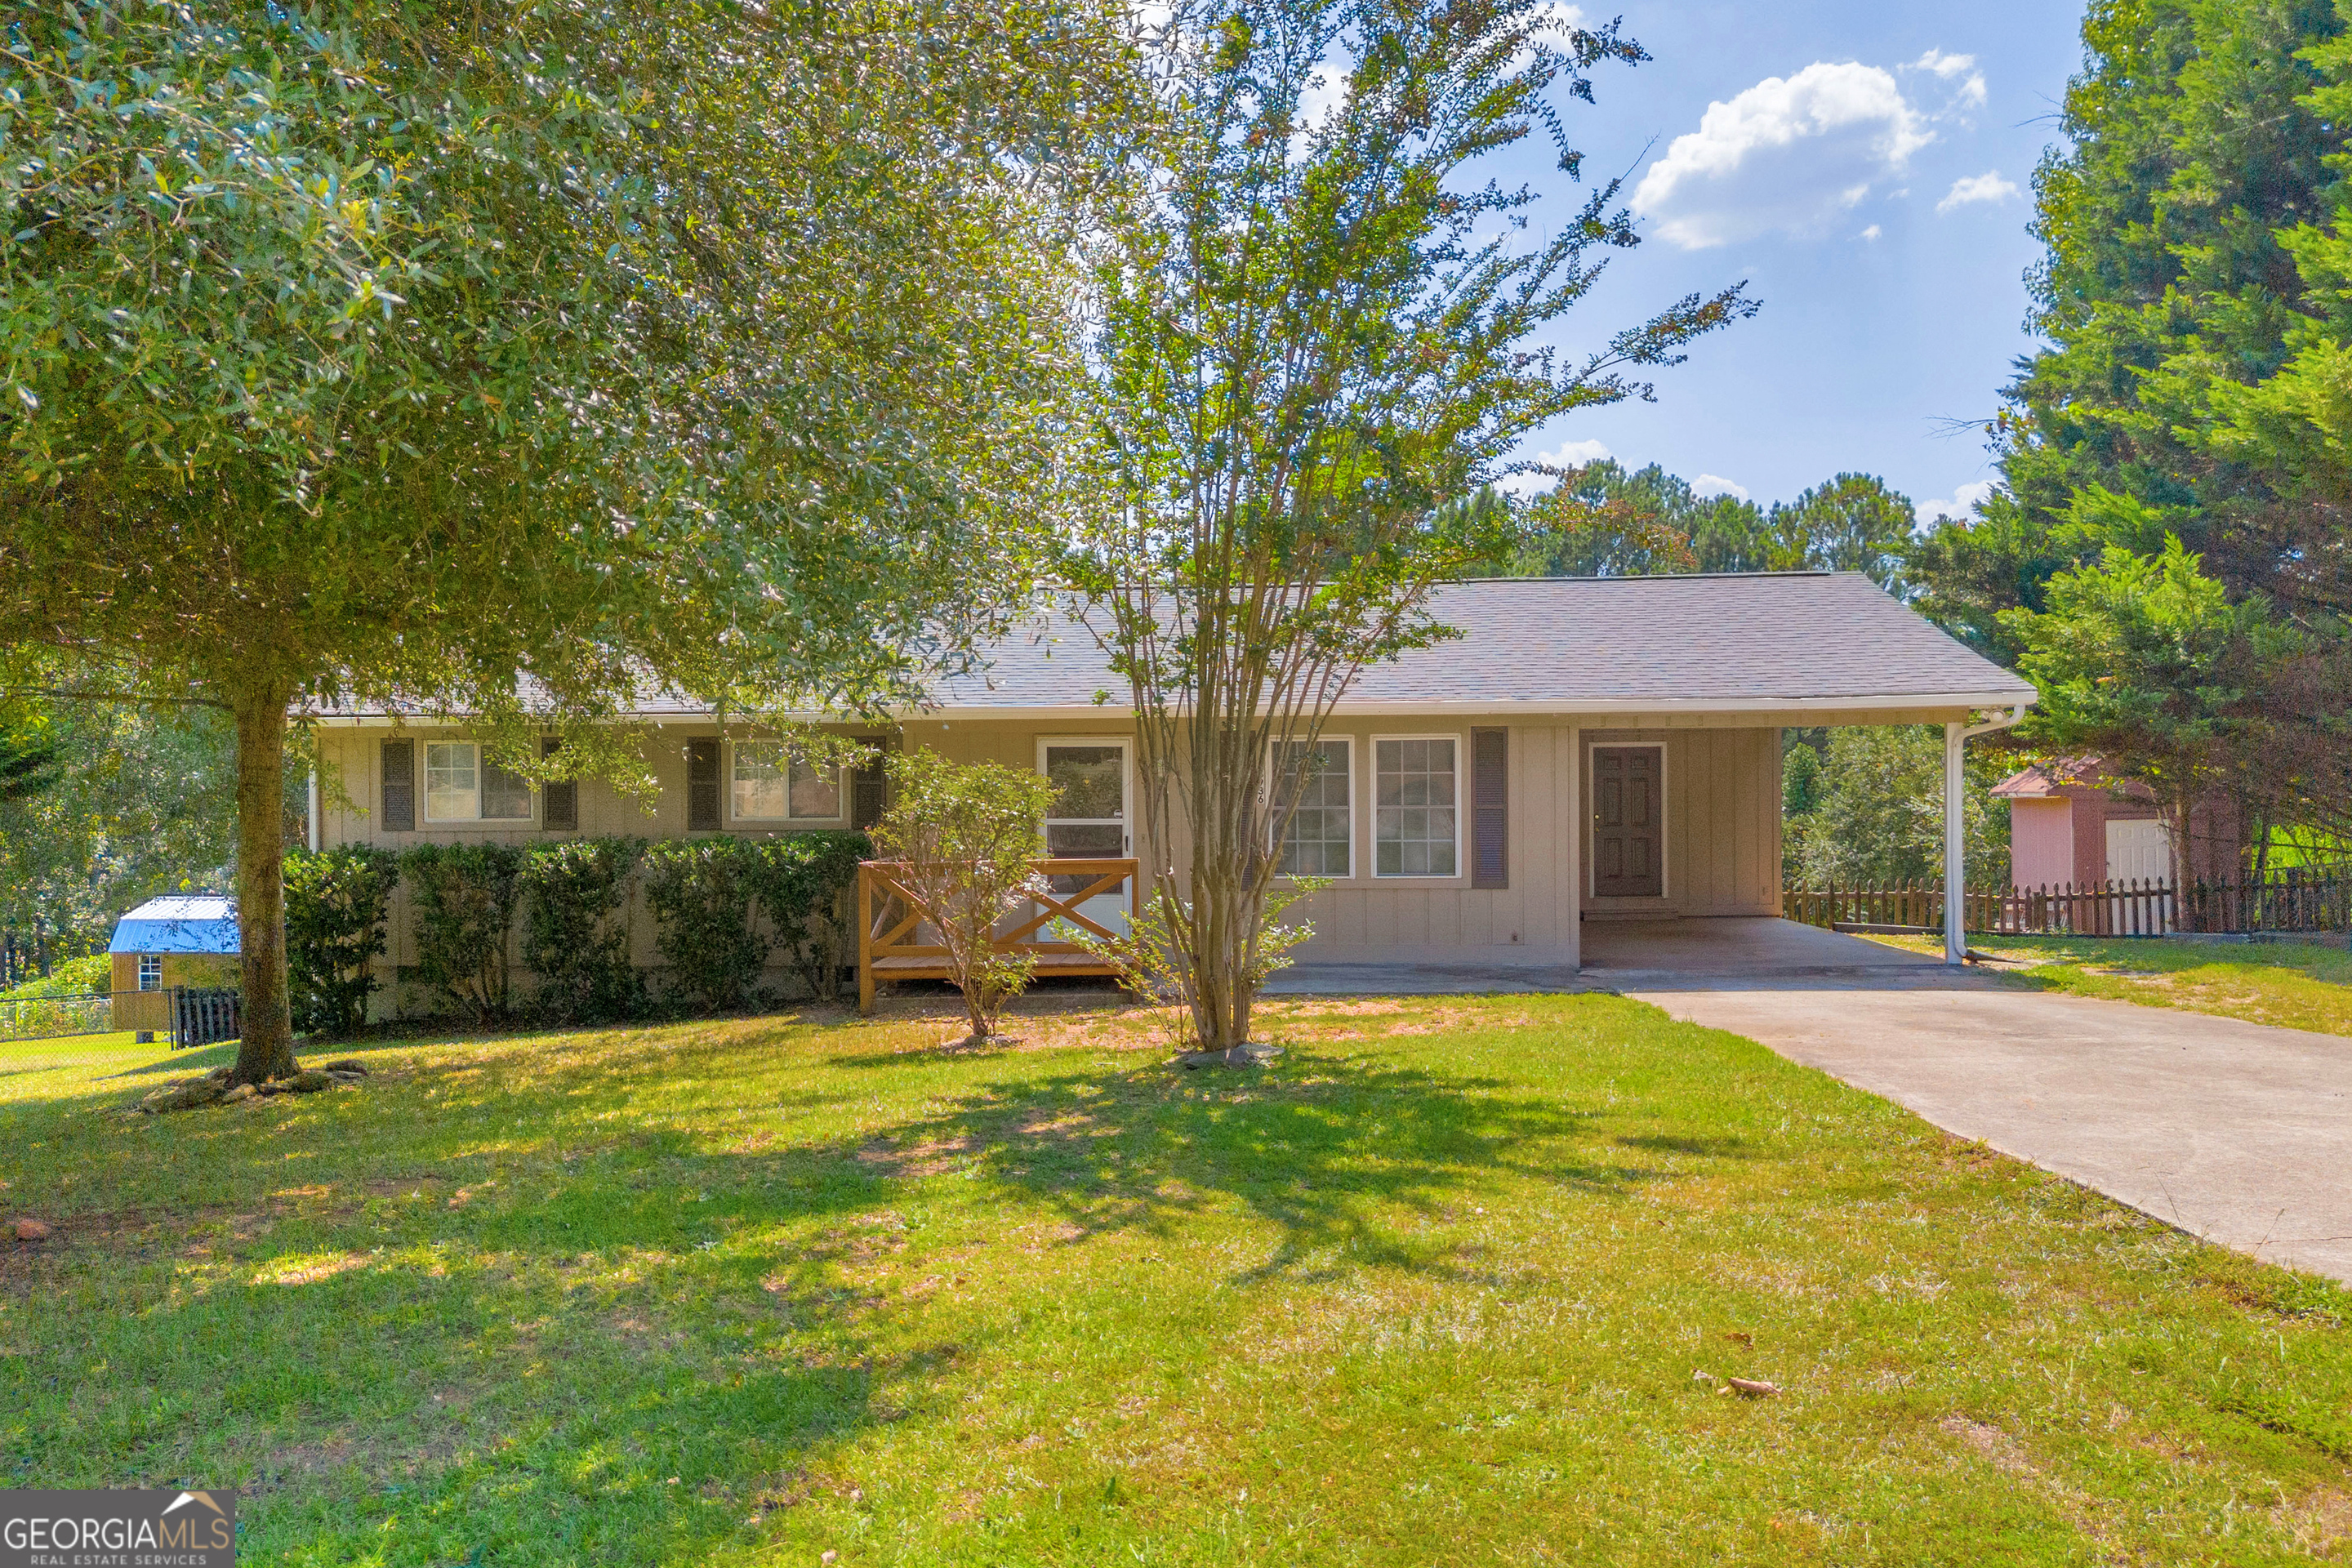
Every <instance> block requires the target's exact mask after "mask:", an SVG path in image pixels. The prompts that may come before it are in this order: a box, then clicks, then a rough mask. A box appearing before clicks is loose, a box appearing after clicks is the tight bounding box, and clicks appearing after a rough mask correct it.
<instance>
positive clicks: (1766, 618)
mask: <svg viewBox="0 0 2352 1568" xmlns="http://www.w3.org/2000/svg"><path fill="white" fill-rule="evenodd" d="M1432 608H1433V614H1434V615H1435V616H1436V618H1437V620H1438V621H1439V622H1440V623H1442V624H1444V625H1446V626H1454V627H1458V628H1459V629H1460V630H1461V631H1462V632H1463V634H1464V636H1463V637H1461V638H1459V639H1457V640H1455V641H1452V642H1444V643H1440V644H1438V645H1437V646H1436V647H1431V648H1425V649H1423V650H1421V651H1419V652H1416V653H1411V654H1407V655H1405V656H1404V657H1403V658H1399V659H1397V660H1394V661H1393V662H1391V663H1388V664H1382V665H1377V666H1375V667H1373V668H1370V669H1368V670H1366V671H1365V672H1364V674H1363V676H1362V678H1361V679H1359V680H1358V681H1357V683H1356V685H1355V687H1354V689H1352V690H1350V691H1349V694H1348V697H1347V698H1346V700H1344V701H1343V702H1342V703H1341V704H1340V706H1341V708H1342V709H1343V710H1346V709H1383V708H1385V709H1391V710H1394V709H1412V708H1431V709H1437V708H1452V709H1465V708H1495V709H1507V708H1514V707H1516V708H1520V709H1523V710H1531V711H1549V710H1565V711H1588V712H1591V711H1609V710H1619V711H1624V710H1673V709H1698V710H1704V709H1706V708H1709V707H1742V706H1746V707H1764V706H1770V705H1775V704H1788V705H1792V706H1794V705H1803V704H1807V703H1813V704H1823V705H1829V706H1840V705H1843V706H1861V707H1866V706H1870V705H1878V706H1884V707H1889V708H1900V707H1918V708H1926V707H1961V706H1987V707H1990V706H1995V705H2003V704H2008V703H2014V702H2030V701H2032V700H2033V695H2034V692H2033V688H2032V686H2030V685H2028V684H2027V683H2026V682H2025V681H2024V680H2023V679H2021V678H2020V677H2018V676H2017V675H2016V674H2015V673H2013V672H2012V671H2010V670H2006V669H2003V668H2000V666H1999V665H1996V664H1994V663H1992V662H1991V661H1990V660H1989V659H1987V658H1983V657H1982V656H1980V655H1979V654H1977V653H1975V652H1974V651H1972V650H1970V649H1969V648H1968V647H1964V646H1963V645H1961V644H1960V643H1959V642H1958V641H1956V640H1954V639H1953V638H1952V637H1948V636H1947V635H1946V634H1945V633H1943V632H1941V631H1939V630H1937V628H1936V627H1935V626H1933V625H1931V624H1930V623H1929V622H1928V621H1927V620H1926V619H1925V618H1924V617H1922V616H1919V615H1918V614H1917V613H1916V612H1915V611H1913V610H1911V609H1909V608H1907V607H1906V606H1905V605H1903V604H1902V603H1900V602H1899V601H1897V600H1896V599H1895V598H1893V597H1892V596H1890V595H1888V594H1887V593H1886V592H1885V590H1883V589H1881V588H1880V587H1879V586H1878V585H1877V584H1874V583H1873V582H1872V581H1871V580H1870V579H1869V578H1867V577H1864V576H1863V575H1861V574H1859V573H1853V572H1788V573H1750V574H1738V575H1731V574H1725V575H1717V576H1696V575H1695V576H1683V577H1506V578H1493V579H1487V580H1484V581H1478V582H1469V583H1453V584H1446V585H1444V586H1443V587H1441V588H1440V589H1439V590H1438V591H1437V594H1436V596H1435V600H1434V603H1433V606H1432ZM1097 693H1102V694H1104V696H1103V698H1102V700H1101V701H1099V702H1097ZM933 698H934V700H935V701H936V702H937V703H938V704H939V706H940V708H941V709H943V710H949V711H953V710H960V709H961V710H974V709H977V710H995V711H998V712H1020V711H1025V710H1040V711H1042V710H1054V709H1061V710H1079V709H1089V710H1091V709H1096V708H1108V709H1109V710H1113V711H1119V710H1124V709H1125V708H1126V707H1127V704H1128V700H1129V694H1128V691H1127V689H1126V686H1125V683H1124V682H1123V681H1121V680H1119V679H1118V678H1117V677H1115V676H1113V675H1112V674H1111V673H1110V668H1109V661H1108V658H1106V657H1105V656H1104V654H1103V652H1102V650H1101V649H1100V648H1099V647H1097V646H1096V643H1095V639H1094V635H1093V633H1091V632H1089V631H1088V630H1087V628H1086V626H1083V625H1081V624H1079V623H1078V622H1077V621H1076V620H1074V619H1073V618H1071V616H1068V615H1067V614H1066V613H1062V612H1058V611H1057V612H1053V613H1049V614H1045V615H1043V616H1040V617H1038V618H1037V619H1035V620H1034V621H1031V622H1029V623H1026V624H1024V625H1023V626H1020V627H1018V628H1016V629H1015V630H1014V632H1013V635H1012V636H1010V637H1007V638H1006V639H1005V641H1004V642H1003V644H1002V645H1001V646H999V647H997V648H995V649H994V650H992V653H991V654H990V655H989V657H988V658H987V659H986V660H985V661H984V668H982V670H981V671H979V672H978V673H975V674H973V675H971V676H967V677H964V678H961V679H953V680H945V681H941V682H940V683H939V684H938V685H937V686H936V687H935V688H934V691H933ZM707 711H708V710H706V709H703V708H701V707H700V706H698V704H696V703H694V702H692V701H690V700H687V699H683V698H679V697H677V696H675V695H674V694H669V693H665V692H661V691H658V690H656V689H651V688H649V689H647V691H646V694H645V695H644V696H643V697H641V698H640V699H639V700H638V701H637V703H636V704H635V712H636V713H637V714H639V715H640V716H642V717H644V718H647V719H655V720H661V719H679V718H689V717H695V716H698V715H700V714H703V713H705V712H707ZM341 712H342V713H346V714H350V713H353V712H354V710H349V709H346V710H341ZM356 712H357V713H358V714H362V715H363V714H368V713H381V712H383V709H381V708H368V709H362V710H356Z"/></svg>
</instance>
